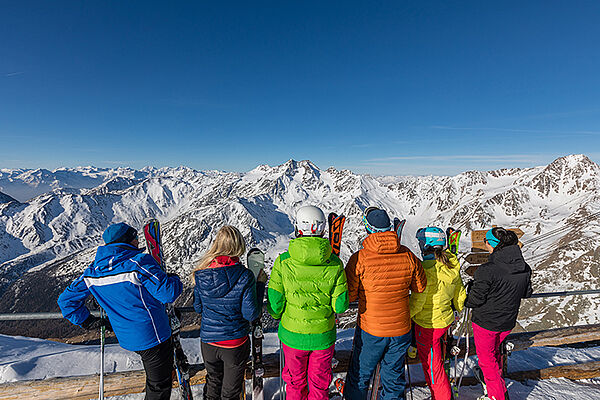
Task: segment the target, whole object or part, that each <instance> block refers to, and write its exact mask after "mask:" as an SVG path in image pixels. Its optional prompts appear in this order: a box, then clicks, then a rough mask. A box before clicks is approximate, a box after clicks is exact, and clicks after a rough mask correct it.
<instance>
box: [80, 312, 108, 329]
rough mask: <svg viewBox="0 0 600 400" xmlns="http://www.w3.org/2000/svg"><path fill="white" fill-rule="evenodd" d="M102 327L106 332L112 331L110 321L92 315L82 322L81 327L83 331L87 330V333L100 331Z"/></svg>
mask: <svg viewBox="0 0 600 400" xmlns="http://www.w3.org/2000/svg"><path fill="white" fill-rule="evenodd" d="M103 325H104V329H106V330H107V331H112V330H113V329H112V326H111V325H110V321H109V320H108V318H98V317H96V316H94V315H92V314H90V316H89V317H87V318H86V319H85V321H83V323H82V324H81V327H82V328H83V329H87V330H88V331H94V330H96V329H100V328H101V327H102V326H103Z"/></svg>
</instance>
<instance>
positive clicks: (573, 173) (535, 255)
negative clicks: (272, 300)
mask: <svg viewBox="0 0 600 400" xmlns="http://www.w3.org/2000/svg"><path fill="white" fill-rule="evenodd" d="M0 171H1V172H0V190H1V191H3V192H4V193H7V194H9V195H12V196H13V197H15V198H17V199H18V200H21V201H23V202H22V203H18V202H10V203H2V202H0V296H1V297H0V310H1V311H4V312H7V311H11V312H16V311H32V310H38V311H42V310H53V309H56V305H55V299H56V297H57V296H58V294H59V293H60V291H61V290H62V288H64V286H65V285H66V284H67V283H68V281H69V280H71V279H73V278H74V277H75V276H76V275H78V274H79V273H80V272H81V271H82V270H83V268H84V267H85V266H86V265H87V264H88V263H89V262H90V261H91V260H92V259H93V254H94V247H95V246H97V245H98V244H100V243H101V241H100V235H101V232H102V231H103V230H104V228H105V227H106V226H107V225H108V224H110V223H114V222H119V221H127V222H128V223H130V224H132V225H133V226H135V227H137V228H140V227H141V226H142V224H143V222H144V221H145V220H146V219H147V218H148V217H151V216H156V217H158V218H159V220H161V222H162V223H163V230H164V232H163V238H164V244H165V254H166V256H167V263H168V265H169V266H170V267H171V268H173V269H174V270H175V271H177V272H178V273H180V274H181V275H182V276H185V277H188V276H189V274H190V272H191V271H192V270H193V265H194V262H195V261H196V260H197V259H198V258H199V257H200V255H201V254H202V252H203V251H205V250H206V249H207V247H208V245H209V243H210V241H211V239H212V238H213V237H214V235H215V233H216V230H217V229H218V228H219V227H220V226H222V225H223V224H226V223H227V224H232V225H235V226H237V227H239V228H240V230H241V231H242V233H243V234H244V236H245V237H246V239H247V242H248V245H249V246H258V247H261V248H263V249H265V250H266V253H267V260H268V261H271V262H272V260H273V259H274V258H275V257H276V256H277V254H279V253H280V252H282V251H283V250H285V248H286V246H287V242H288V240H289V239H290V238H291V236H292V233H293V215H294V213H295V210H296V209H297V208H298V207H299V206H301V205H304V204H309V203H310V204H316V205H318V206H320V207H322V208H323V209H324V210H325V211H326V212H329V211H336V212H338V213H344V214H345V215H346V216H347V217H348V219H347V223H346V228H345V232H344V240H343V243H342V253H341V257H342V259H343V260H344V261H346V260H347V259H348V257H349V256H350V254H351V253H352V252H353V251H356V250H357V249H358V248H360V243H361V241H362V239H363V238H364V236H365V231H364V227H363V226H362V223H361V213H362V210H364V208H366V207H367V206H369V205H378V206H381V207H384V208H385V209H387V210H388V211H389V212H390V214H392V215H395V216H399V217H401V218H407V220H408V222H407V225H406V227H405V235H404V237H403V243H404V244H406V245H408V246H409V247H410V248H412V249H413V251H415V252H416V250H417V244H416V239H415V238H414V233H415V232H416V230H417V228H419V227H421V226H427V225H439V226H442V227H446V226H449V225H452V226H454V227H455V228H458V229H462V230H463V231H464V232H469V231H470V230H472V229H481V228H484V227H489V226H491V225H492V224H495V225H501V226H508V227H516V226H518V227H520V228H521V229H522V230H523V231H524V232H525V236H524V237H523V238H522V241H523V243H524V244H525V246H524V248H523V249H524V253H525V256H526V259H527V260H528V261H529V262H530V264H531V265H532V267H533V269H534V287H535V289H536V290H538V291H542V290H543V291H552V290H565V289H581V288H597V287H599V286H600V285H599V280H600V242H598V240H597V239H596V238H597V237H598V234H599V233H600V195H599V193H600V191H599V189H600V167H599V166H598V165H597V164H595V163H593V162H592V161H591V160H589V159H588V158H587V157H585V156H583V155H572V156H567V157H563V158H559V159H557V160H555V161H554V162H552V163H551V164H549V165H547V166H539V167H534V168H526V169H504V170H497V171H488V172H483V171H468V172H465V173H462V174H459V175H456V176H452V177H436V176H425V177H410V176H409V177H373V176H369V175H359V174H354V173H352V172H351V171H347V170H336V169H335V168H328V169H326V170H321V169H319V168H318V167H317V166H315V165H314V164H312V163H311V162H310V161H300V162H298V161H294V160H290V161H288V162H286V163H284V164H282V165H279V166H268V165H261V166H258V167H256V168H255V169H253V170H252V171H249V172H247V173H243V174H241V173H227V172H219V171H195V170H193V169H189V168H185V167H179V168H161V169H156V168H151V167H149V168H145V169H143V170H141V171H136V170H131V169H114V170H113V169H98V168H93V167H85V168H76V169H60V170H55V171H46V170H0ZM48 190H50V191H48ZM42 192H44V193H43V194H40V193H42ZM24 193H29V194H32V193H35V194H37V197H34V198H32V199H30V200H26V198H28V197H29V195H27V196H26V195H24ZM463 238H464V239H463V240H462V243H461V247H460V251H461V252H463V253H467V252H468V251H469V249H470V236H469V235H468V234H466V235H464V236H463ZM186 283H188V284H189V283H190V282H189V280H186ZM599 321H600V302H598V301H597V298H595V297H590V296H588V297H580V298H568V299H560V300H558V301H557V300H556V299H553V300H543V299H542V300H527V301H526V302H524V306H523V312H522V314H521V317H520V319H519V322H520V324H521V325H522V326H523V327H526V328H528V329H543V328H548V327H550V326H566V325H575V324H582V323H593V322H599ZM0 328H1V327H0Z"/></svg>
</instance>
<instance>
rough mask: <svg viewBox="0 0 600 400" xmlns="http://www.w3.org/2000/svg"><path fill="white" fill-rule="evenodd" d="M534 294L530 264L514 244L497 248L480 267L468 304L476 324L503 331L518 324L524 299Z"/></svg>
mask: <svg viewBox="0 0 600 400" xmlns="http://www.w3.org/2000/svg"><path fill="white" fill-rule="evenodd" d="M531 294H532V290H531V268H530V267H529V265H527V263H526V262H525V260H524V259H523V254H522V253H521V249H520V248H519V246H517V245H513V246H508V247H504V248H502V249H498V250H496V251H494V252H493V253H492V254H491V255H490V258H489V261H488V262H487V263H485V264H483V265H481V266H480V267H479V268H478V269H477V271H476V272H475V280H474V281H473V285H472V287H471V290H470V291H469V294H468V296H467V301H466V302H465V307H470V308H472V309H473V316H472V321H473V322H474V323H476V324H477V325H479V326H481V327H482V328H485V329H487V330H490V331H494V332H504V331H509V330H512V329H513V328H514V327H515V325H516V323H517V315H518V314H519V307H520V306H521V299H522V298H525V297H530V296H531Z"/></svg>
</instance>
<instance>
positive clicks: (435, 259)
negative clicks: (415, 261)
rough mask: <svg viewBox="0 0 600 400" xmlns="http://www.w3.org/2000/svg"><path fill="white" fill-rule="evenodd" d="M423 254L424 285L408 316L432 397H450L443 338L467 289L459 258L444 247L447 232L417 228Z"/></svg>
mask: <svg viewBox="0 0 600 400" xmlns="http://www.w3.org/2000/svg"><path fill="white" fill-rule="evenodd" d="M417 239H418V240H419V247H420V248H421V252H422V255H423V262H422V265H423V269H424V270H425V275H426V276H427V288H426V289H425V291H423V292H422V293H412V294H411V296H410V302H409V307H410V316H411V318H412V320H413V322H414V323H415V340H416V342H417V353H418V355H419V359H420V360H421V365H422V366H423V373H424V374H425V379H426V381H427V385H428V386H429V389H430V390H431V399H432V400H451V398H452V391H451V389H450V382H449V380H448V376H447V375H446V371H445V370H444V353H445V346H444V342H445V338H446V335H447V334H448V328H449V327H450V325H451V324H452V322H454V311H453V308H452V306H454V309H456V310H457V311H461V310H462V309H463V306H464V303H465V299H466V297H467V293H466V290H465V287H464V285H463V283H462V279H461V278H460V264H459V263H458V259H457V258H456V256H455V255H454V254H452V253H451V252H450V251H449V250H444V248H445V247H446V234H445V233H444V231H443V230H442V229H440V228H437V227H427V228H421V229H419V230H418V231H417Z"/></svg>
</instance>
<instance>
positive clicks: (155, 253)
mask: <svg viewBox="0 0 600 400" xmlns="http://www.w3.org/2000/svg"><path fill="white" fill-rule="evenodd" d="M144 237H145V239H146V246H147V247H148V251H149V253H150V255H152V257H153V258H154V260H156V262H157V263H158V265H159V266H160V267H161V268H162V269H163V271H165V272H166V267H165V261H164V257H163V250H162V241H161V234H160V224H159V222H158V220H157V219H154V218H153V219H150V220H149V221H148V222H146V224H145V225H144ZM165 311H166V312H167V316H168V317H169V323H170V325H171V340H172V341H173V367H174V369H175V373H176V374H177V382H178V383H179V399H180V400H192V388H191V387H190V365H189V363H188V360H187V357H186V356H185V353H184V352H183V348H182V347H181V337H180V335H179V333H180V331H181V321H180V320H179V316H178V315H177V314H176V313H175V307H174V306H173V304H172V303H169V304H166V305H165Z"/></svg>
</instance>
